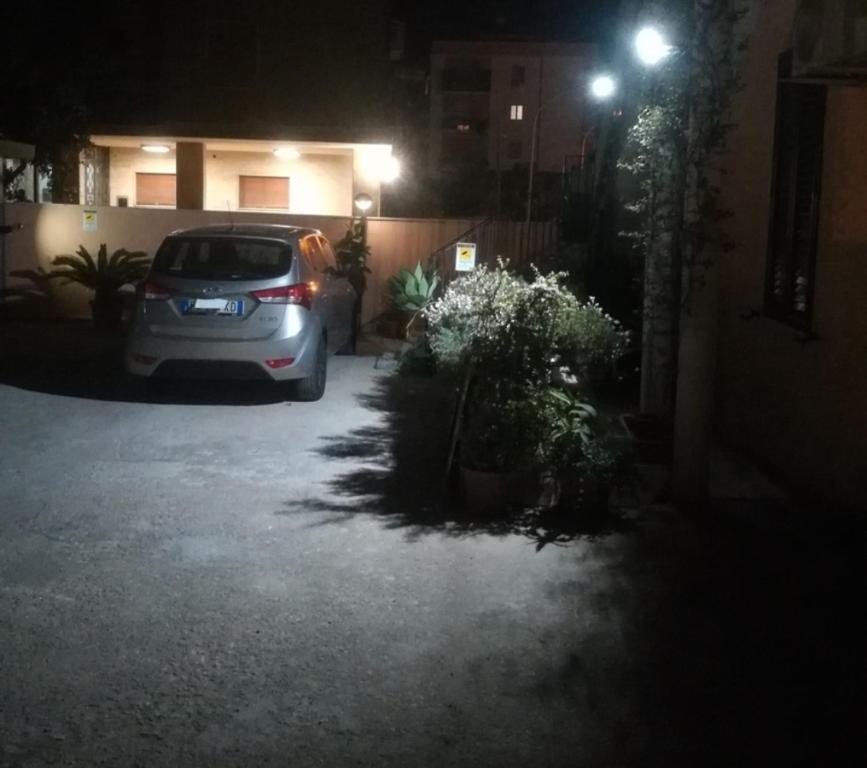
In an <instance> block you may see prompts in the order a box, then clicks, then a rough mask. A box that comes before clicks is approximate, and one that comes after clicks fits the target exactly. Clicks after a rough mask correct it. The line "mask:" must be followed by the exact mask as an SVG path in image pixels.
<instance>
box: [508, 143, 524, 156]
mask: <svg viewBox="0 0 867 768" xmlns="http://www.w3.org/2000/svg"><path fill="white" fill-rule="evenodd" d="M523 151H524V147H523V145H522V143H521V142H520V141H510V142H509V144H508V146H507V147H506V156H507V157H508V158H509V160H520V159H521V155H522V153H523Z"/></svg>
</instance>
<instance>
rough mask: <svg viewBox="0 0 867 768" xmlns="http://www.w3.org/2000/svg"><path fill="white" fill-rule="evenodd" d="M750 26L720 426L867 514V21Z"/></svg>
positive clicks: (761, 8)
mask: <svg viewBox="0 0 867 768" xmlns="http://www.w3.org/2000/svg"><path fill="white" fill-rule="evenodd" d="M745 23H746V25H747V28H746V31H747V33H748V35H749V48H748V50H747V52H746V53H745V59H744V63H743V70H742V74H743V89H742V90H741V92H740V93H739V94H738V95H737V98H736V100H735V110H734V122H735V123H736V124H737V127H736V128H735V129H734V132H733V134H732V136H731V139H730V141H729V146H730V147H731V148H732V149H731V151H730V153H729V155H728V157H727V162H726V166H727V174H726V176H725V177H724V193H725V203H726V207H727V208H729V209H730V210H731V211H732V214H733V217H732V219H731V220H730V222H728V223H727V226H728V228H729V231H730V233H731V235H732V238H733V239H734V241H736V242H737V243H738V246H737V248H736V249H735V250H734V251H733V252H732V253H731V254H728V255H726V256H725V257H724V258H723V260H722V268H721V275H720V276H721V285H720V310H721V311H720V313H719V348H718V362H717V376H716V402H717V425H718V428H719V430H720V431H721V433H722V435H723V437H724V438H725V439H726V440H727V441H728V442H729V443H732V444H734V445H736V446H738V447H740V448H742V449H744V450H745V451H746V452H747V453H749V454H750V455H752V456H753V457H754V458H757V459H759V460H760V461H761V462H762V463H764V464H766V465H768V466H770V467H773V468H775V469H776V470H777V471H778V472H779V473H781V474H782V475H784V476H785V478H787V479H788V480H789V481H790V482H791V483H792V484H793V485H794V486H795V487H796V488H802V489H804V490H805V491H808V492H811V493H814V494H816V495H817V496H820V497H824V498H826V499H830V500H831V501H833V502H837V503H840V504H842V505H844V506H852V507H856V508H860V509H867V310H865V307H867V216H865V211H867V143H865V142H864V135H865V130H867V88H865V87H864V78H865V76H867V66H865V64H867V55H865V54H867V12H865V11H864V9H863V4H857V3H854V2H851V0H849V1H847V0H833V1H830V2H826V3H824V5H823V7H820V6H819V5H817V4H815V3H809V2H797V0H763V1H762V2H758V0H756V2H753V3H751V9H750V13H749V15H748V16H747V18H746V20H745ZM835 35H836V37H835Z"/></svg>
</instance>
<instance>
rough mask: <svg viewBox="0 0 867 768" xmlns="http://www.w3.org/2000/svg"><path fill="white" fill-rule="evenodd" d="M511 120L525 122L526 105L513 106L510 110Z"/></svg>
mask: <svg viewBox="0 0 867 768" xmlns="http://www.w3.org/2000/svg"><path fill="white" fill-rule="evenodd" d="M509 118H510V119H512V120H523V119H524V105H523V104H512V106H511V107H510V108H509Z"/></svg>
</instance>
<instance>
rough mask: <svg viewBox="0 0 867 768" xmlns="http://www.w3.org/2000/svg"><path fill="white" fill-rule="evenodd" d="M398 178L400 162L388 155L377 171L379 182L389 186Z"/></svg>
mask: <svg viewBox="0 0 867 768" xmlns="http://www.w3.org/2000/svg"><path fill="white" fill-rule="evenodd" d="M399 176H400V160H398V159H397V158H396V157H392V156H391V155H389V156H388V157H387V158H386V159H385V161H384V162H383V164H382V168H381V169H380V171H379V180H380V181H382V182H384V183H385V184H390V183H391V182H392V181H395V180H396V179H397V178H398V177H399Z"/></svg>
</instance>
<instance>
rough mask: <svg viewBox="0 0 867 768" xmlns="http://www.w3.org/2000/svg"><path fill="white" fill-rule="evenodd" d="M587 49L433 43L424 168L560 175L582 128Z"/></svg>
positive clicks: (575, 152) (576, 149)
mask: <svg viewBox="0 0 867 768" xmlns="http://www.w3.org/2000/svg"><path fill="white" fill-rule="evenodd" d="M593 56H594V47H593V46H592V45H590V44H577V43H576V44H566V43H536V42H510V41H503V42H494V41H485V42H435V43H434V44H433V48H432V53H431V82H430V89H431V90H430V141H429V164H430V171H431V173H432V174H433V175H435V176H439V175H444V174H450V173H459V172H462V171H467V170H473V169H477V170H479V171H505V170H509V169H512V168H514V167H516V166H518V167H520V166H524V167H528V166H529V164H530V161H531V157H532V156H533V154H534V152H533V144H534V136H535V146H536V151H535V158H536V162H535V168H536V170H537V171H539V172H541V173H561V172H562V171H563V168H564V164H565V163H567V162H568V160H567V158H570V157H571V158H575V157H577V156H579V155H580V153H581V151H582V147H583V146H585V139H586V138H587V136H586V132H587V129H588V128H589V126H590V122H591V121H590V120H589V116H588V114H587V106H588V105H587V93H586V90H587V85H586V83H587V77H588V74H589V72H590V70H591V68H592V66H593Z"/></svg>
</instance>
